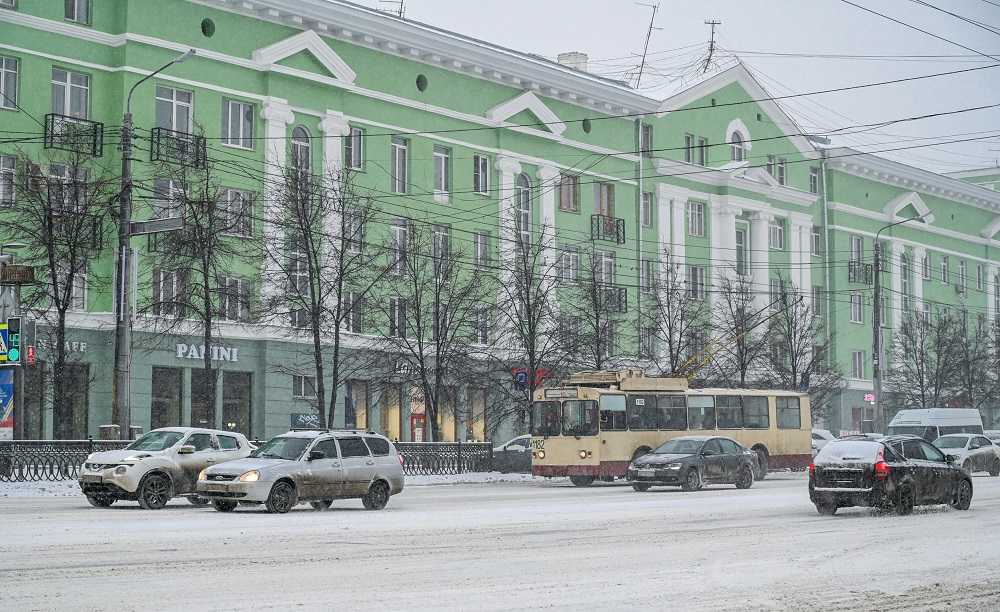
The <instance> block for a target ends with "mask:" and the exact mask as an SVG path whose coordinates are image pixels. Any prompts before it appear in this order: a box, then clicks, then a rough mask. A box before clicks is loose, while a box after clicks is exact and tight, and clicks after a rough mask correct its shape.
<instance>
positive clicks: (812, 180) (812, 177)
mask: <svg viewBox="0 0 1000 612" xmlns="http://www.w3.org/2000/svg"><path fill="white" fill-rule="evenodd" d="M819 172H820V170H819V168H817V167H816V166H811V167H810V168H809V193H819V188H820V174H819Z"/></svg>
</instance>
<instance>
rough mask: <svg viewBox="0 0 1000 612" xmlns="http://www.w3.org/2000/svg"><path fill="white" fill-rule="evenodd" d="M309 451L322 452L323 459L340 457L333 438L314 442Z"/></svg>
mask: <svg viewBox="0 0 1000 612" xmlns="http://www.w3.org/2000/svg"><path fill="white" fill-rule="evenodd" d="M293 395H294V393H293ZM321 410H322V408H321ZM309 452H310V453H314V452H320V453H323V458H324V459H339V458H340V454H339V451H338V450H337V441H336V439H334V438H327V439H326V440H320V441H319V442H317V443H316V445H315V446H313V447H312V448H311V449H309Z"/></svg>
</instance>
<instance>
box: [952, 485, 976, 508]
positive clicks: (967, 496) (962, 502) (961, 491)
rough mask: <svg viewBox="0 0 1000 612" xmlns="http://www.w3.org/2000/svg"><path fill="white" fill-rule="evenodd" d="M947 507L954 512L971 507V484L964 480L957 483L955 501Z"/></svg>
mask: <svg viewBox="0 0 1000 612" xmlns="http://www.w3.org/2000/svg"><path fill="white" fill-rule="evenodd" d="M949 505H950V506H951V507H952V508H954V509H955V510H968V509H969V506H971V505H972V483H971V482H969V481H968V480H964V479H963V480H962V482H960V483H958V491H956V492H955V499H953V500H952V501H951V504H949Z"/></svg>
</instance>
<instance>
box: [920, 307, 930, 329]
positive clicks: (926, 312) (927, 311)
mask: <svg viewBox="0 0 1000 612" xmlns="http://www.w3.org/2000/svg"><path fill="white" fill-rule="evenodd" d="M921 309H922V310H923V311H924V316H923V320H924V323H925V324H926V323H929V322H930V320H931V303H930V302H924V303H923V305H922V306H921Z"/></svg>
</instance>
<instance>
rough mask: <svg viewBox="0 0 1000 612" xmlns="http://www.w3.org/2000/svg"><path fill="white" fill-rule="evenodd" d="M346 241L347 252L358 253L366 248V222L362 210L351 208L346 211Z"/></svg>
mask: <svg viewBox="0 0 1000 612" xmlns="http://www.w3.org/2000/svg"><path fill="white" fill-rule="evenodd" d="M343 219H344V242H345V244H346V248H347V252H348V253H351V254H354V255H357V254H358V253H360V252H361V251H363V250H364V248H365V223H364V219H362V218H361V212H360V211H357V210H354V209H351V210H345V211H344V217H343Z"/></svg>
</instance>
